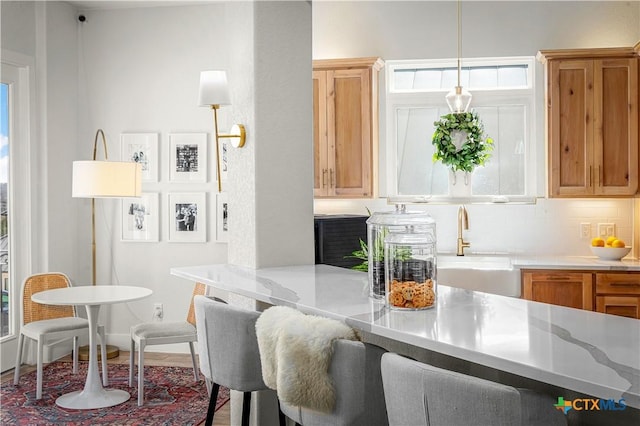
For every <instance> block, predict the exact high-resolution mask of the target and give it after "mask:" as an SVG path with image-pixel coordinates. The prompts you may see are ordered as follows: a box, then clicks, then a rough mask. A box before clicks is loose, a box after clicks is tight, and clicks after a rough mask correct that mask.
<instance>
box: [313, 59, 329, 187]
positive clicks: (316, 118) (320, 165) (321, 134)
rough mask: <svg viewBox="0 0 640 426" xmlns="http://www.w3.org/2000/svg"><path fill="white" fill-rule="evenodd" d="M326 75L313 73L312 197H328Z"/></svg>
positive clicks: (321, 72)
mask: <svg viewBox="0 0 640 426" xmlns="http://www.w3.org/2000/svg"><path fill="white" fill-rule="evenodd" d="M328 190H329V166H328V165H327V73H326V71H314V72H313V195H314V196H316V197H321V196H326V195H328Z"/></svg>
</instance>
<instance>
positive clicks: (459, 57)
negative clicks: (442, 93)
mask: <svg viewBox="0 0 640 426" xmlns="http://www.w3.org/2000/svg"><path fill="white" fill-rule="evenodd" d="M460 8H461V7H460V0H458V87H460V74H461V73H462V61H461V58H462V15H461V13H460Z"/></svg>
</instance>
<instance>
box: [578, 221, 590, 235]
mask: <svg viewBox="0 0 640 426" xmlns="http://www.w3.org/2000/svg"><path fill="white" fill-rule="evenodd" d="M590 237H591V224H590V223H589V222H582V223H581V224H580V238H590Z"/></svg>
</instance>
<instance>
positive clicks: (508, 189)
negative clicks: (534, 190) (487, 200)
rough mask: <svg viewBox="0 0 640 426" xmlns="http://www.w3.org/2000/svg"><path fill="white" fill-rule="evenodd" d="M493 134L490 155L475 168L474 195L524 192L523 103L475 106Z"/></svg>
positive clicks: (490, 134) (521, 193) (487, 130)
mask: <svg viewBox="0 0 640 426" xmlns="http://www.w3.org/2000/svg"><path fill="white" fill-rule="evenodd" d="M475 110H476V111H477V112H478V115H479V116H480V118H481V119H482V122H483V123H484V128H485V132H486V133H487V135H488V136H490V137H491V138H493V140H494V147H493V152H492V154H491V158H490V159H489V161H487V163H486V164H485V166H484V167H478V168H476V170H475V171H474V174H473V180H472V186H471V190H472V193H473V195H524V194H525V188H524V180H525V179H524V175H525V163H524V161H525V160H524V157H525V156H524V140H525V129H526V127H525V124H526V123H525V107H524V105H513V106H500V107H478V108H475Z"/></svg>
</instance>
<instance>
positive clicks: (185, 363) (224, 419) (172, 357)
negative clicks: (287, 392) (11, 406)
mask: <svg viewBox="0 0 640 426" xmlns="http://www.w3.org/2000/svg"><path fill="white" fill-rule="evenodd" d="M62 360H66V361H71V357H70V356H69V357H65V358H62ZM107 363H108V364H128V363H129V352H124V351H120V356H119V357H117V358H113V359H110V360H107ZM144 363H145V365H159V366H177V367H191V366H192V364H191V355H189V354H165V353H157V352H145V354H144ZM35 369H36V366H35V365H23V366H22V368H21V369H20V374H26V373H28V372H30V371H33V370H35ZM0 380H2V382H5V381H7V380H13V370H9V371H6V372H4V373H2V378H1V379H0ZM229 406H230V404H229V403H228V402H227V403H226V404H225V405H224V406H222V407H221V408H220V409H219V410H218V411H216V415H215V417H214V419H213V424H214V425H219V426H229V425H230V424H231V421H230V418H229V417H230V411H229ZM202 424H204V422H203V423H202Z"/></svg>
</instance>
